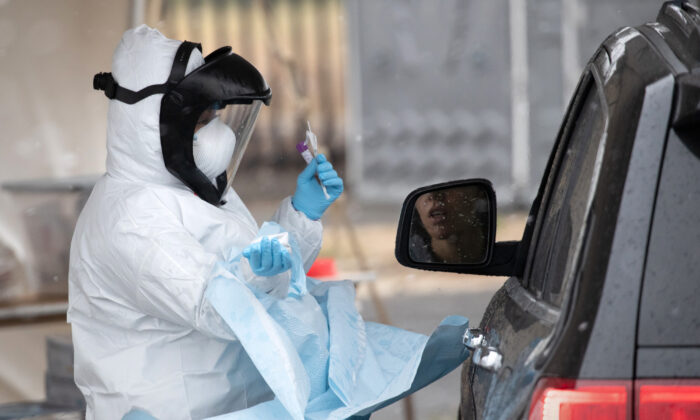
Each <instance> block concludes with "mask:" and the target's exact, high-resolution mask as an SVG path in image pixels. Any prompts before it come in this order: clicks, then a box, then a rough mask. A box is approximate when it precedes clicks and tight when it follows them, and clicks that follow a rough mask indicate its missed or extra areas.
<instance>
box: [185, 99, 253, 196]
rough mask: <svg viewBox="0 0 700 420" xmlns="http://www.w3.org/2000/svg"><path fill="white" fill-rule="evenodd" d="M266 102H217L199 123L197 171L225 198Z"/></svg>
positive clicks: (194, 146) (195, 139)
mask: <svg viewBox="0 0 700 420" xmlns="http://www.w3.org/2000/svg"><path fill="white" fill-rule="evenodd" d="M262 105H263V102H262V101H261V100H253V101H252V102H251V103H250V104H228V105H226V104H222V103H220V102H216V103H214V104H213V105H211V106H210V107H208V108H207V109H205V110H204V112H202V113H201V114H200V116H199V118H198V119H197V124H196V126H195V132H194V136H193V139H192V155H193V157H194V163H195V165H196V166H197V168H198V169H199V170H200V171H201V172H202V173H203V174H204V175H205V176H206V177H207V178H209V180H210V181H211V182H212V183H213V184H214V185H215V186H216V188H217V190H219V191H220V192H221V196H223V195H225V194H226V192H227V190H228V189H229V188H230V187H231V183H232V182H233V179H234V177H235V175H236V172H237V171H238V167H239V166H240V164H241V160H242V158H243V154H244V153H245V150H246V148H247V147H248V144H249V143H250V139H251V136H252V134H253V129H254V128H255V122H256V121H257V118H258V114H259V113H260V108H262Z"/></svg>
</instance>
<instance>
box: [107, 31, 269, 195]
mask: <svg viewBox="0 0 700 420" xmlns="http://www.w3.org/2000/svg"><path fill="white" fill-rule="evenodd" d="M194 48H197V49H199V50H200V51H201V49H202V47H201V45H200V44H195V43H192V42H188V41H185V42H183V43H182V44H181V45H180V47H179V48H178V50H177V52H176V53H175V60H174V61H173V66H172V69H171V71H170V76H169V77H168V80H167V82H165V83H163V84H160V85H151V86H147V87H145V88H143V89H141V90H140V91H138V92H134V91H132V90H129V89H126V88H123V87H121V86H119V85H118V84H117V82H116V81H115V80H114V78H113V77H112V74H111V73H99V74H97V75H95V77H94V79H93V88H94V89H97V90H103V91H104V92H105V95H106V96H107V97H108V98H110V99H116V100H118V101H121V102H125V103H127V104H134V103H136V102H138V101H140V100H142V99H144V98H146V97H148V96H151V95H155V94H160V93H162V94H163V99H162V100H161V103H160V142H161V148H162V150H163V161H164V162H165V167H166V168H167V169H168V171H170V173H171V174H173V175H174V176H175V177H177V178H178V179H179V180H180V181H182V182H183V183H184V184H185V185H187V186H188V187H189V188H190V189H192V191H194V193H195V194H197V195H198V196H199V197H200V198H201V199H203V200H205V201H207V202H208V203H211V204H214V205H219V204H220V203H221V197H222V196H223V195H224V193H225V192H226V190H227V189H228V188H229V187H230V186H231V182H232V181H233V178H234V176H235V174H236V171H237V169H238V166H239V164H240V161H241V157H242V156H243V152H244V151H245V149H246V147H247V146H248V142H249V141H250V136H251V134H252V132H253V128H254V126H255V121H256V119H257V116H258V112H259V111H260V108H261V107H262V104H263V103H264V104H265V105H269V104H270V99H271V98H272V93H271V92H270V88H269V87H268V86H267V83H266V82H265V79H264V78H263V77H262V75H261V74H260V72H259V71H258V70H257V69H256V68H255V67H254V66H253V65H252V64H250V63H249V62H248V61H246V60H245V59H243V58H242V57H241V56H239V55H237V54H233V53H232V52H231V47H223V48H219V49H218V50H216V51H214V52H213V53H211V54H209V55H208V56H206V57H205V58H204V64H203V65H202V66H200V67H198V68H196V69H194V70H193V71H192V72H191V73H190V74H188V75H187V76H185V69H186V68H187V62H188V61H189V58H190V54H191V53H192V50H193V49H194ZM211 121H215V122H216V124H219V125H220V124H225V125H226V126H228V127H229V128H230V129H231V131H233V134H234V135H235V148H233V151H232V153H231V156H230V161H229V162H230V163H229V164H228V168H227V169H226V170H225V171H223V172H221V173H220V174H219V175H218V176H216V180H215V183H214V182H212V180H210V179H209V178H208V177H207V176H206V175H205V174H204V173H203V172H202V171H201V170H200V168H198V167H197V165H196V164H195V160H194V156H193V153H192V147H193V139H194V138H195V129H196V128H198V127H200V126H201V125H203V124H208V123H210V122H211ZM225 159H227V160H228V159H229V157H228V156H226V157H225ZM217 172H218V171H217Z"/></svg>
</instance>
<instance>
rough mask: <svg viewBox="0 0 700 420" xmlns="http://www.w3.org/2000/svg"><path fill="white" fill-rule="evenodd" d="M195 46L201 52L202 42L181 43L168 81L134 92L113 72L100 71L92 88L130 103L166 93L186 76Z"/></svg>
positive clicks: (111, 97) (94, 79) (93, 81)
mask: <svg viewBox="0 0 700 420" xmlns="http://www.w3.org/2000/svg"><path fill="white" fill-rule="evenodd" d="M195 48H197V49H198V50H199V51H200V52H201V51H202V44H197V43H194V42H190V41H184V42H183V43H182V44H180V47H178V49H177V52H176V53H175V59H174V60H173V67H172V68H171V70H170V76H168V81H167V82H166V83H163V84H160V85H151V86H146V87H145V88H143V89H141V90H139V91H138V92H134V91H133V90H129V89H127V88H124V87H121V86H119V84H118V83H117V82H116V81H115V80H114V77H112V73H98V74H96V75H95V77H94V78H93V79H92V88H93V89H95V90H103V91H104V92H105V96H106V97H108V98H109V99H116V100H118V101H121V102H124V103H127V104H129V105H132V104H135V103H136V102H138V101H140V100H142V99H144V98H147V97H149V96H151V95H155V94H158V93H166V92H167V91H168V90H170V89H171V88H172V87H173V86H175V85H176V84H177V83H179V82H180V80H182V79H183V78H184V77H185V70H186V69H187V62H188V61H189V59H190V54H192V50H194V49H195Z"/></svg>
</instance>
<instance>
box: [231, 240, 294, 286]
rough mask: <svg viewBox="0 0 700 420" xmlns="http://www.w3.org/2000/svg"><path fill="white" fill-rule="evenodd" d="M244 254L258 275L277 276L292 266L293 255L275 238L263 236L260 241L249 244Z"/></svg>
mask: <svg viewBox="0 0 700 420" xmlns="http://www.w3.org/2000/svg"><path fill="white" fill-rule="evenodd" d="M243 256H244V257H246V258H247V259H248V261H249V263H250V268H251V269H252V270H253V273H255V274H256V275H258V276H264V277H270V276H275V275H277V274H279V273H283V272H285V271H287V270H289V269H290V268H291V267H292V256H291V255H290V254H289V251H287V249H286V248H284V247H283V246H282V245H281V244H280V243H279V241H278V240H277V239H275V238H272V239H270V238H268V237H263V238H262V239H261V240H260V242H257V243H254V244H251V245H248V246H247V247H246V248H245V249H244V250H243Z"/></svg>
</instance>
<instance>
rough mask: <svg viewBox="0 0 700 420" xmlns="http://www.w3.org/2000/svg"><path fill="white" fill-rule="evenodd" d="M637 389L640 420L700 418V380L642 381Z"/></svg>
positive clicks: (637, 385) (636, 386)
mask: <svg viewBox="0 0 700 420" xmlns="http://www.w3.org/2000/svg"><path fill="white" fill-rule="evenodd" d="M635 389H636V398H635V399H636V401H637V413H638V415H639V420H652V419H654V420H656V419H673V420H690V419H700V380H640V381H637V382H636V383H635Z"/></svg>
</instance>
